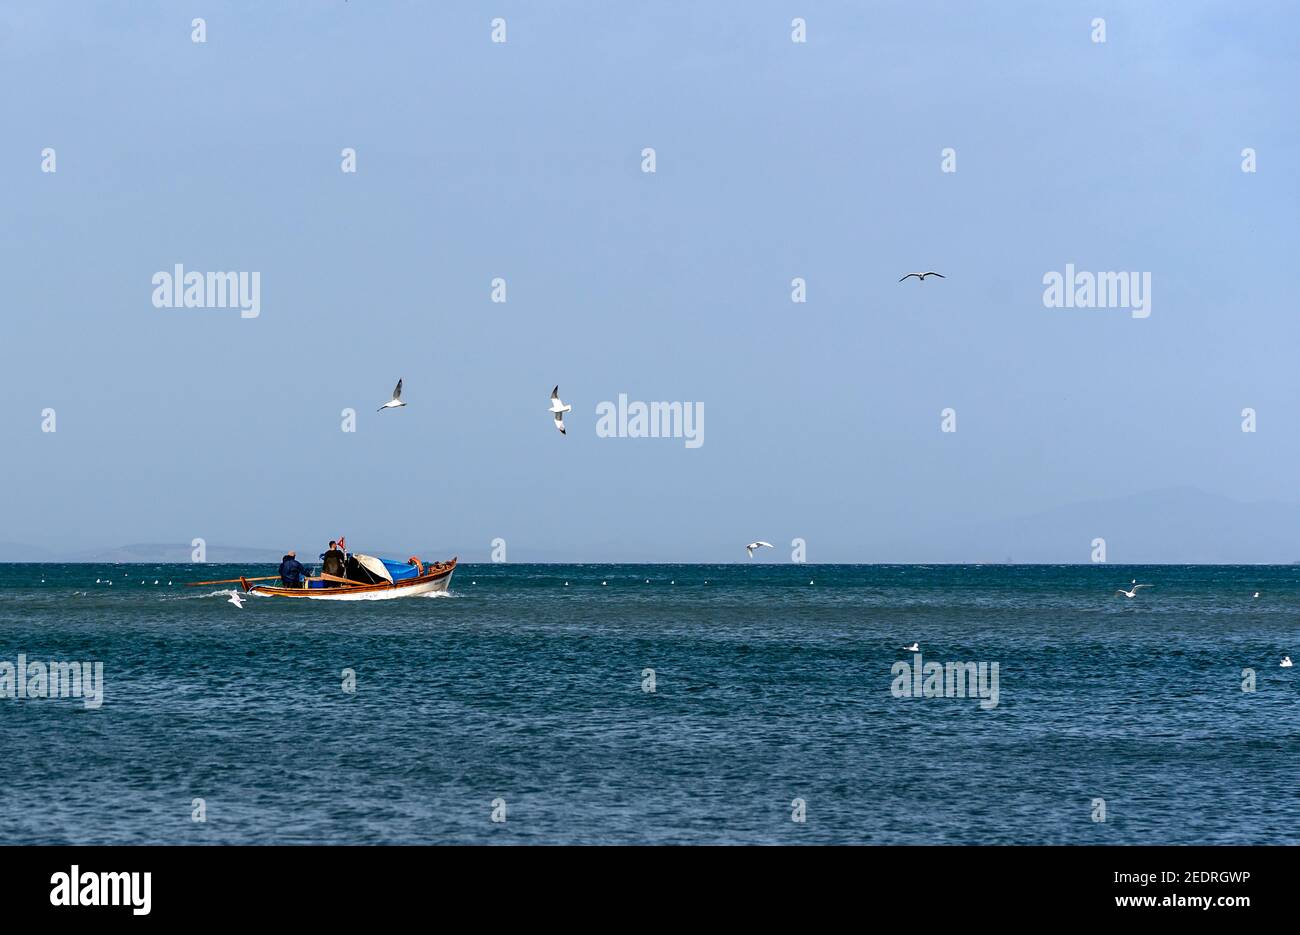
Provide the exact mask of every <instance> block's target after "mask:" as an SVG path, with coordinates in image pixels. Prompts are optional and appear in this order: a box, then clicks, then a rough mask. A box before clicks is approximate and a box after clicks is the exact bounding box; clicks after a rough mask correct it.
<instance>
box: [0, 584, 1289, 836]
mask: <svg viewBox="0 0 1300 935" xmlns="http://www.w3.org/2000/svg"><path fill="white" fill-rule="evenodd" d="M272 571H273V569H269V568H268V569H265V570H262V569H254V570H250V569H249V568H248V567H246V566H222V565H0V672H2V670H3V669H4V664H5V663H6V662H7V663H9V665H10V666H12V667H13V669H15V670H16V668H17V666H18V663H19V655H20V654H21V655H23V656H24V657H25V659H26V660H27V661H28V665H30V664H31V662H32V661H35V660H40V661H44V662H46V663H48V662H50V661H83V662H87V663H94V662H99V663H102V666H103V686H104V691H103V701H102V705H100V706H99V707H88V706H87V704H86V701H85V700H84V699H80V698H42V697H35V698H33V697H26V698H17V697H13V698H8V699H6V700H0V749H3V751H4V777H3V782H2V783H0V841H2V842H3V843H6V844H18V843H23V844H25V843H33V844H62V843H159V844H233V843H249V844H262V843H325V844H451V843H455V844H507V843H515V844H518V843H546V844H569V843H574V844H641V843H653V844H668V843H672V844H687V843H707V844H811V843H819V844H829V843H834V844H858V843H862V844H929V843H938V844H986V843H991V844H1036V843H1050V844H1056V843H1065V844H1138V843H1143V844H1146V843H1150V844H1168V843H1176V844H1183V843H1187V844H1191V843H1211V844H1245V843H1263V844H1273V843H1276V844H1282V843H1290V844H1295V843H1300V821H1297V815H1300V782H1298V779H1300V716H1298V713H1300V685H1298V684H1297V673H1300V669H1294V668H1292V669H1285V668H1280V667H1279V661H1280V659H1281V658H1282V656H1283V655H1285V654H1290V655H1291V656H1293V657H1294V656H1300V626H1298V625H1297V620H1300V566H1269V567H1261V566H1240V567H1227V566H1187V567H1184V566H1146V567H1135V566H1118V565H1092V566H1013V565H984V566H979V565H964V566H952V565H946V566H917V565H884V566H881V565H876V566H847V565H836V566H830V565H791V564H784V565H775V564H759V563H757V562H755V563H754V564H746V565H716V566H704V565H519V564H498V565H478V566H473V565H470V566H462V567H460V568H459V569H457V571H456V574H455V578H454V580H453V581H452V586H451V590H450V592H449V594H448V595H446V596H440V597H429V598H411V599H407V600H397V601H386V602H371V603H321V602H307V601H289V600H283V599H275V598H256V597H254V598H250V599H249V600H248V601H247V603H246V604H245V605H244V607H243V608H242V609H239V608H237V607H235V606H234V605H232V604H230V603H228V601H227V599H228V597H229V594H230V593H231V592H230V591H229V590H227V589H225V588H224V587H223V586H205V587H201V588H186V587H182V585H183V584H184V583H185V582H187V581H196V580H203V579H214V578H227V577H232V576H235V575H238V574H240V573H252V574H270V573H272ZM1135 578H1136V579H1137V580H1138V581H1139V582H1147V583H1150V584H1151V585H1152V587H1151V588H1149V589H1142V590H1139V591H1138V596H1137V597H1136V598H1133V599H1128V598H1125V597H1121V596H1118V595H1116V594H1115V590H1116V588H1117V587H1119V586H1121V585H1122V586H1127V585H1128V583H1129V582H1130V581H1131V580H1132V579H1135ZM96 579H99V583H98V584H97V583H96ZM110 580H111V581H112V585H108V584H107V583H106V582H107V581H110ZM155 582H157V583H155ZM1255 592H1259V597H1258V598H1256V597H1254V596H1253V595H1254V593H1255ZM913 641H917V642H919V644H920V655H921V656H922V658H923V660H924V662H939V663H945V664H946V663H950V662H951V663H957V662H963V663H964V662H971V663H976V664H979V663H985V664H992V663H997V665H998V689H999V691H998V698H997V704H996V706H988V705H987V704H985V705H981V698H979V697H974V694H975V693H974V691H973V690H972V691H971V692H969V693H968V694H967V697H924V696H923V697H898V694H899V693H900V692H901V690H900V691H897V692H896V691H895V689H896V688H897V683H898V682H899V681H902V680H900V679H899V678H898V677H897V676H896V674H895V671H896V670H895V668H894V667H895V664H896V663H899V662H906V663H908V664H909V665H911V664H914V662H915V655H916V654H914V653H911V652H905V651H903V650H902V649H901V647H903V646H904V645H907V644H910V643H912V642H913ZM344 670H351V671H352V672H354V673H355V690H354V691H346V690H345V689H344V682H345V679H346V674H345V672H344ZM648 670H652V671H648ZM1244 670H1253V673H1254V674H1253V678H1254V686H1253V687H1254V691H1243V684H1245V683H1247V682H1248V680H1249V678H1250V677H1251V674H1250V673H1249V672H1244ZM986 671H989V672H991V671H992V670H991V668H989V667H988V666H986ZM0 679H2V675H0ZM907 684H908V685H909V687H910V685H911V682H910V680H907ZM650 689H653V690H650ZM983 700H984V701H986V702H987V701H988V700H989V699H988V698H987V697H986V698H985V699H983ZM196 800H201V802H200V801H196ZM796 800H798V801H796ZM1098 800H1103V802H1102V803H1099V802H1098ZM799 803H801V805H800V804H799ZM1103 809H1104V811H1103ZM799 812H801V813H802V814H801V817H802V818H803V820H802V821H795V820H793V819H794V818H795V817H796V815H797V813H799ZM196 815H200V816H201V817H202V818H203V819H204V820H203V821H196V820H194V818H195V816H196ZM494 815H495V817H497V818H504V819H505V820H504V821H493V820H492V819H493V817H494ZM1099 818H1104V820H1098V819H1099Z"/></svg>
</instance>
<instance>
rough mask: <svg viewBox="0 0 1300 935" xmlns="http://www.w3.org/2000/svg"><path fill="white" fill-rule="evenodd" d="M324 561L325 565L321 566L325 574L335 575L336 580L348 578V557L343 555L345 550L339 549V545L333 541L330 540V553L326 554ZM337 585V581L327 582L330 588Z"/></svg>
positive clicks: (326, 584)
mask: <svg viewBox="0 0 1300 935" xmlns="http://www.w3.org/2000/svg"><path fill="white" fill-rule="evenodd" d="M323 561H324V564H323V565H322V566H321V571H322V572H324V573H325V574H327V575H333V576H334V577H336V578H344V577H346V576H347V569H346V568H345V566H344V563H345V562H346V561H347V556H345V555H344V554H343V550H342V549H340V548H339V547H338V543H336V542H335V541H334V540H333V539H331V540H330V547H329V551H328V552H326V553H325V557H324V560H323ZM337 583H338V582H336V581H326V582H325V586H326V587H329V586H330V585H332V584H337Z"/></svg>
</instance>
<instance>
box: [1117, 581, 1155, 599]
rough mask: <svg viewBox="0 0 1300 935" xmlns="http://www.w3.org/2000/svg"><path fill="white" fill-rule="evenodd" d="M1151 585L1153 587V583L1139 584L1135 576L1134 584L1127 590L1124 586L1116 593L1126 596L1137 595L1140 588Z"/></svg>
mask: <svg viewBox="0 0 1300 935" xmlns="http://www.w3.org/2000/svg"><path fill="white" fill-rule="evenodd" d="M1149 587H1151V585H1149V584H1138V583H1137V579H1136V578H1134V579H1133V584H1132V586H1131V587H1130V588H1129V589H1128V590H1127V591H1125V590H1124V589H1123V588H1120V589H1119V590H1118V591H1116V592H1115V593H1116V594H1123V595H1124V596H1125V597H1137V593H1138V588H1149Z"/></svg>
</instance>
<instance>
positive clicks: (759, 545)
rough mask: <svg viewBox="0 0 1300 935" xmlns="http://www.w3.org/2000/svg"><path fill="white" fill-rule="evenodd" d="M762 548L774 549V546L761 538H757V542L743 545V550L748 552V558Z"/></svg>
mask: <svg viewBox="0 0 1300 935" xmlns="http://www.w3.org/2000/svg"><path fill="white" fill-rule="evenodd" d="M763 548H767V549H775V548H776V546H774V545H772V543H770V542H764V541H763V540H762V539H759V540H758V541H757V542H751V543H750V544H749V545H747V546H745V551H746V552H748V553H749V557H750V558H753V557H754V553H755V552H756V551H758V550H759V549H763Z"/></svg>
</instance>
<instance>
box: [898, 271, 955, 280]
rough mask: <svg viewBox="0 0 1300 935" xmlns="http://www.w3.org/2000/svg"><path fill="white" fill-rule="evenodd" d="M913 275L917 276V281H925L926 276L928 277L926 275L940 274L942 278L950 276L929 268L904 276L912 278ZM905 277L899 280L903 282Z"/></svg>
mask: <svg viewBox="0 0 1300 935" xmlns="http://www.w3.org/2000/svg"><path fill="white" fill-rule="evenodd" d="M913 276H915V277H916V281H917V282H925V277H926V276H938V277H939V278H940V279H947V278H948V277H947V276H945V275H944V274H943V273H936V272H935V271H934V270H932V269H929V270H926V271H925V272H924V273H908V274H907V275H906V276H904V277H903V279H910V278H911V277H913ZM903 279H900V280H899V282H902V281H903Z"/></svg>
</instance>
